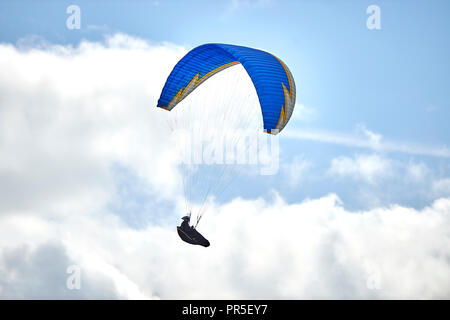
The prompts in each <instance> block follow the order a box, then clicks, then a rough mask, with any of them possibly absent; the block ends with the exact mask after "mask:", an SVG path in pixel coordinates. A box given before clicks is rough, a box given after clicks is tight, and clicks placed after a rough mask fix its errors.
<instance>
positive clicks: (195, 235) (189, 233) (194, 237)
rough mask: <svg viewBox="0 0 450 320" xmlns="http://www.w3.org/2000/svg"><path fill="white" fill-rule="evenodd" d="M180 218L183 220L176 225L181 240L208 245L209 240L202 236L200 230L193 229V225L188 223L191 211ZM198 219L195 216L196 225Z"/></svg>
mask: <svg viewBox="0 0 450 320" xmlns="http://www.w3.org/2000/svg"><path fill="white" fill-rule="evenodd" d="M181 219H183V222H182V223H181V225H180V226H179V227H178V226H177V232H178V235H179V236H180V238H181V240H183V241H185V242H187V243H190V244H194V245H200V246H203V247H209V241H208V240H206V239H205V237H203V236H202V235H201V234H200V232H198V231H197V230H196V229H195V227H194V226H190V225H189V221H190V220H191V213H189V214H188V215H187V216H184V217H183V218H181ZM199 220H200V219H198V218H197V223H196V226H197V224H198V222H199Z"/></svg>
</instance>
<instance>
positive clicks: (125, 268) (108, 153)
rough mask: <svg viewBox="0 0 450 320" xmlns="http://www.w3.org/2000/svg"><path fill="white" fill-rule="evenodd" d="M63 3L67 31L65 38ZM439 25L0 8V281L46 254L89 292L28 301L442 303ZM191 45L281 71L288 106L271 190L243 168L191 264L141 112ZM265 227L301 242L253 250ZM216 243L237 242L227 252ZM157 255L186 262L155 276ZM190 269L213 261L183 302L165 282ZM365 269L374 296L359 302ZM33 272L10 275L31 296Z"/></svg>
mask: <svg viewBox="0 0 450 320" xmlns="http://www.w3.org/2000/svg"><path fill="white" fill-rule="evenodd" d="M73 4H75V5H78V6H79V7H80V9H81V29H79V30H69V29H68V28H67V27H66V19H67V17H68V14H67V13H66V8H67V7H68V6H69V5H73ZM370 5H377V6H379V7H380V10H381V29H380V30H369V29H368V28H367V27H366V20H367V18H368V17H369V15H368V14H367V13H366V9H367V8H368V6H370ZM449 9H450V3H449V2H448V1H437V0H431V1H406V0H405V1H399V0H398V1H395V0H391V1H372V0H370V1H365V0H364V1H356V0H355V1H352V0H343V1H331V0H322V1H313V0H305V1H275V0H254V1H252V0H235V1H234V0H233V1H206V0H205V1H174V0H173V1H162V0H157V1H118V0H117V1H113V0H110V1H106V0H105V1H101V0H97V1H89V0H86V1H76V2H73V1H56V0H55V1H39V2H37V1H24V0H23V1H22V0H20V1H10V0H4V1H1V2H0V194H5V195H6V196H4V197H3V198H0V200H1V201H0V235H2V236H0V268H1V267H2V265H4V266H7V267H8V268H10V267H11V266H12V267H11V272H15V273H18V272H19V273H20V272H22V271H23V270H31V271H33V272H34V270H38V271H37V273H38V274H39V268H40V267H39V266H35V268H33V266H31V267H30V268H24V269H22V267H21V264H23V265H26V264H27V262H26V261H25V260H24V261H22V262H21V260H20V259H18V258H17V257H18V256H24V257H28V258H29V261H31V262H30V263H32V261H34V260H33V259H37V258H38V256H39V255H41V254H42V252H44V253H45V255H46V256H49V257H50V258H49V259H51V258H52V255H53V256H55V257H56V258H57V259H58V261H60V263H61V265H62V267H64V264H69V263H77V264H80V265H82V266H83V268H84V269H83V270H87V272H86V274H88V275H89V277H90V278H89V279H90V280H89V281H88V283H89V286H90V287H89V288H88V290H86V291H84V292H82V293H80V295H71V294H72V293H67V292H66V291H58V290H59V289H58V290H57V288H60V285H61V284H60V283H54V284H53V285H54V288H56V289H55V291H54V292H55V293H54V294H52V293H51V292H50V293H49V294H47V293H46V294H45V295H44V296H46V297H47V296H51V297H54V296H56V297H61V295H60V293H61V292H65V293H64V294H62V296H63V297H69V298H70V297H78V298H79V297H81V298H83V297H88V298H92V297H94V298H95V297H99V296H102V295H105V296H109V294H111V295H112V296H114V297H119V298H129V297H138V298H139V297H146V298H148V297H163V298H174V297H175V298H179V297H193V298H198V297H201V294H203V293H205V292H206V293H207V294H208V296H213V297H217V298H223V297H225V298H229V297H234V298H236V297H237V298H248V297H250V298H252V297H258V298H267V297H275V298H292V297H297V298H298V297H300V298H305V297H306V298H317V297H320V298H336V297H338V298H342V297H344V298H348V297H350V298H378V297H382V298H405V297H413V298H417V297H418V298H422V297H432V298H442V297H444V298H448V297H449V288H448V285H445V284H446V283H448V274H449V272H448V270H449V268H450V266H449V264H448V248H449V246H448V243H449V240H448V228H449V226H450V224H449V218H448V217H449V212H450V210H449V208H450V163H449V159H450V144H449V140H450V127H449V126H448V119H450V90H449V86H448V84H449V83H450V59H449V58H448V57H449V56H450V37H449V32H450V20H449V19H448V13H449V12H450V10H449ZM209 42H220V43H229V44H238V45H244V46H249V47H255V48H260V49H264V50H266V51H268V52H271V53H273V54H275V55H276V56H278V57H279V58H281V59H282V60H283V61H284V62H285V63H286V64H287V65H288V66H289V69H290V70H291V72H292V74H293V76H294V79H295V82H296V87H297V104H296V108H295V110H294V115H293V117H292V118H291V121H290V122H289V123H288V124H287V126H286V127H285V129H284V130H283V132H281V133H280V135H279V138H280V140H279V141H280V168H279V171H278V172H277V174H275V175H272V176H261V175H259V174H252V173H253V171H251V170H249V172H250V173H249V174H245V175H242V176H240V177H237V181H235V183H234V186H233V187H232V188H230V190H229V193H227V194H225V195H223V197H222V198H220V199H216V200H217V202H215V203H213V204H212V205H211V210H210V212H209V213H208V214H209V215H210V216H209V217H208V219H205V222H204V225H202V228H204V229H203V230H205V231H206V232H207V233H209V235H211V237H212V243H213V245H212V246H211V248H210V249H211V250H210V251H208V254H207V255H205V254H204V253H199V251H194V250H195V249H192V248H188V249H187V250H186V248H185V247H183V246H182V245H181V244H180V243H178V242H179V241H178V239H177V238H176V237H174V234H175V233H174V232H173V231H174V230H173V227H174V224H175V223H178V222H179V221H178V220H179V217H181V215H183V214H184V212H183V211H182V209H183V206H182V204H181V203H182V200H181V198H180V194H181V193H180V192H179V191H180V190H179V184H180V181H179V180H177V178H179V177H177V176H176V170H173V169H174V168H172V167H170V166H169V165H168V164H167V161H166V158H165V157H168V155H170V154H171V151H170V150H169V148H168V147H167V143H166V142H165V140H164V139H165V138H166V137H162V136H160V134H161V132H162V129H161V128H162V127H161V124H160V123H159V122H158V116H159V115H158V113H157V111H160V110H157V109H156V108H155V106H156V99H157V95H159V92H160V91H161V89H162V85H163V83H164V80H165V79H166V77H167V76H168V74H169V73H170V71H171V69H172V67H173V66H174V64H175V63H176V61H178V59H179V58H180V57H181V56H182V54H184V53H185V52H187V50H190V49H192V48H194V47H196V46H198V45H201V44H204V43H209ZM80 44H82V46H80ZM61 46H62V47H63V48H65V50H66V51H64V52H65V53H64V54H61V53H58V52H59V51H58V50H60V49H61ZM58 48H59V49H58ZM34 49H36V50H35V51H33V50H34ZM55 52H56V53H55ZM147 57H152V58H153V57H154V59H160V60H155V61H146V59H147ZM36 61H37V63H36ZM108 63H110V64H108ZM41 64H42V65H41ZM47 64H48V65H47ZM66 74H71V77H65V76H64V75H66ZM86 74H88V75H89V76H86ZM218 76H219V75H217V77H218ZM17 93H20V94H17ZM193 94H195V92H194V93H193ZM30 101H31V102H32V103H30ZM155 150H157V151H155ZM172 152H173V151H172ZM180 211H181V212H180ZM111 213H112V214H111ZM355 213H360V214H355ZM277 217H280V218H277ZM202 223H203V222H202ZM272 223H274V226H276V227H278V228H279V230H291V229H290V228H292V227H293V226H299V228H301V232H298V234H297V233H296V231H295V232H294V231H293V230H291V231H293V232H291V233H288V232H286V233H285V232H284V231H283V234H282V235H280V234H274V236H275V238H274V242H264V241H266V240H264V239H265V238H264V232H263V231H261V232H260V233H258V232H257V231H255V230H254V229H253V228H252V227H251V226H252V225H253V224H257V225H258V227H259V228H260V229H261V230H272ZM220 225H225V226H227V227H228V229H226V228H219V226H220ZM227 230H233V232H235V233H236V236H234V235H233V237H230V235H229V233H227V232H229V231H227ZM311 230H312V231H311ZM288 234H290V235H288ZM291 234H292V235H291ZM155 235H156V236H155ZM411 235H414V237H413V236H411ZM373 237H376V238H377V241H378V242H377V243H374V241H373ZM74 239H75V240H74ZM230 239H232V241H238V240H236V239H245V240H246V241H245V242H246V245H245V246H242V247H241V246H239V250H238V251H237V252H235V250H236V247H232V246H231V244H230V242H229V241H230ZM405 239H407V240H405ZM36 241H37V242H38V243H39V245H36ZM402 241H406V242H402ZM414 241H416V247H417V250H416V251H415V252H410V251H409V250H410V248H411V247H414V246H409V243H411V242H414ZM335 242H336V244H335ZM2 243H3V244H4V246H8V248H7V249H5V248H4V247H2V245H1V244H2ZM231 243H233V242H231ZM294 243H295V246H294V245H293V244H294ZM92 244H95V246H93V245H92ZM259 244H263V245H259ZM359 244H361V245H360V246H359ZM272 245H273V246H274V247H273V248H272V247H271V246H272ZM276 245H279V247H283V248H286V252H281V253H279V252H278V249H277V247H276ZM298 245H300V247H299V248H297V246H298ZM403 245H404V247H403ZM166 246H168V247H169V249H170V250H164V248H165V247H166ZM17 248H20V249H17ZM33 248H38V249H36V250H35V251H33V250H34V249H33ZM39 248H40V249H39ZM342 248H344V249H342ZM386 248H389V250H391V249H392V256H388V255H387V254H385V253H386V252H387V250H386ZM190 249H192V251H189V250H190ZM266 249H267V250H266ZM271 249H273V251H271ZM8 250H10V251H8ZM11 250H12V251H11ZM15 250H16V251H15ZM208 250H209V249H208ZM14 252H16V253H17V252H18V254H15V253H14ZM248 252H252V255H250V256H249V255H248V254H247V253H248ZM330 252H331V253H330ZM342 252H345V253H346V254H347V252H349V253H348V254H349V256H347V255H341V253H342ZM436 252H438V253H439V254H436ZM175 253H176V255H177V256H183V255H185V256H183V257H184V258H183V259H178V258H177V260H176V261H177V263H169V262H170V261H173V259H174V258H173V257H172V255H175ZM266 253H267V254H268V255H271V258H270V259H267V261H275V262H274V263H275V265H274V266H271V265H268V266H267V269H265V267H264V264H260V263H256V262H258V261H259V258H260V257H261V256H262V255H264V254H266ZM353 253H354V254H355V256H351V255H352V254H353ZM92 257H96V258H95V259H94V258H92ZM324 257H329V259H328V258H327V259H325V258H324ZM392 257H396V258H398V261H404V259H411V260H410V261H411V264H412V265H414V268H409V269H408V270H404V269H402V266H403V264H402V262H401V263H399V264H396V262H395V261H397V260H396V259H393V258H392ZM445 257H447V258H445ZM24 259H25V258H24ZM189 259H191V260H189ZM195 259H205V261H206V260H208V259H209V261H213V262H212V263H211V264H205V266H204V267H202V268H201V269H196V270H197V271H195V272H197V276H199V277H201V276H202V274H208V272H211V274H214V280H210V281H209V282H208V281H204V282H203V283H202V282H201V281H200V282H199V290H200V291H195V290H192V288H191V287H190V283H184V282H183V279H180V278H179V277H177V276H174V274H179V275H181V274H182V272H180V271H182V270H184V269H183V268H185V267H191V266H192V265H194V264H195ZM283 259H287V260H288V261H289V262H290V261H292V263H293V266H294V267H293V268H292V269H286V270H285V269H284V268H285V266H286V265H288V264H287V263H283V261H284V260H283ZM446 259H447V260H446ZM10 260H11V261H13V263H9V264H8V261H10ZM179 260H182V261H184V262H183V263H184V264H178V261H179ZM92 261H94V262H92ZM161 261H163V262H164V263H162V262H161ZM255 261H256V262H255ZM16 262H17V265H16ZM166 262H167V263H166ZM278 262H279V263H280V265H278V264H277V263H278ZM428 262H429V264H428ZM296 263H297V264H296ZM433 263H434V264H433ZM367 264H368V265H369V267H370V268H369V269H370V270H378V271H377V272H378V273H379V277H380V279H381V280H380V281H381V285H380V286H381V287H382V288H381V289H380V290H381V291H376V290H375V291H373V290H372V289H370V288H369V289H370V290H369V289H368V288H367V286H366V285H365V281H366V277H367V272H366V271H367V270H366V265H367ZM139 265H146V266H148V272H147V270H146V271H145V272H143V271H142V270H137V269H136V266H139ZM168 265H170V266H171V267H170V269H168V268H169V267H168ZM236 265H238V266H239V265H243V266H246V267H248V268H242V269H243V270H244V271H242V270H235V269H233V268H236ZM336 266H337V267H336ZM430 266H431V267H430ZM219 267H220V268H224V269H223V270H225V271H224V272H223V273H220V272H219V275H218V276H217V278H215V275H216V273H215V272H216V271H217V270H218V269H220V268H219ZM309 267H311V269H309ZM5 268H6V267H5ZM276 268H279V270H282V271H283V272H280V273H275V272H272V270H275V269H276ZM6 269H7V268H6ZM6 269H5V270H6ZM193 269H195V268H193ZM2 270H3V269H2ZM8 270H9V269H8ZM105 270H107V271H105ZM166 270H168V271H166ZM229 270H234V272H228V271H229ZM295 270H297V271H298V272H297V271H295ZM329 270H334V271H333V272H334V273H333V272H329ZM336 270H337V271H336ZM364 270H366V271H364ZM435 270H437V271H436V272H435ZM31 271H30V274H23V275H22V276H23V278H24V279H27V277H30V279H35V278H33V277H34V275H33V273H32V272H31ZM41 271H42V270H41ZM247 271H248V274H246V273H245V272H247ZM23 272H26V271H23ZM96 272H97V273H96ZM316 272H317V274H316ZM368 272H369V271H368ZM370 272H372V271H370ZM370 272H369V273H370ZM15 273H14V274H15ZM44 273H45V275H47V274H48V272H47V271H46V272H43V274H44ZM98 273H99V274H101V275H102V277H104V278H101V279H103V280H99V281H100V282H96V281H94V280H92V279H96V276H95V275H96V274H98ZM148 274H151V279H149V278H150V276H149V275H148ZM275 274H276V275H275ZM302 274H306V275H307V278H308V279H320V280H317V282H313V283H311V282H308V281H309V280H308V279H306V278H303V277H302ZM283 275H285V276H286V279H288V280H286V279H284V278H283ZM445 275H447V277H446V276H445ZM64 276H65V274H64V275H63V276H60V278H61V277H62V278H64ZM240 277H241V278H240ZM253 277H254V278H253ZM267 278H269V280H271V281H265V283H267V284H268V287H267V288H261V290H257V289H255V288H259V285H260V284H261V283H262V282H261V279H267ZM8 279H9V278H8ZM8 279H7V278H2V277H1V276H0V297H1V296H7V295H5V294H4V292H6V291H2V287H6V288H9V287H8V286H10V287H11V288H14V289H15V291H14V292H17V294H18V296H26V294H25V293H26V292H27V291H29V290H30V287H27V284H26V283H25V282H26V281H24V282H23V283H21V284H18V285H19V286H23V287H24V290H23V292H25V293H23V295H21V292H22V291H21V290H20V288H17V290H16V286H17V284H16V283H14V282H9V280H8ZM58 279H59V278H58ZM243 279H249V280H245V281H244V280H243ZM291 279H296V280H295V281H294V280H292V281H291ZM341 279H346V280H345V281H347V280H348V283H347V282H345V281H344V282H345V285H343V286H341V285H340V284H342V283H343V282H342V281H341ZM396 279H399V280H398V283H397V282H396ZM411 279H414V281H418V282H417V283H416V282H414V284H417V286H415V287H414V288H413V289H408V288H406V287H405V286H404V285H403V284H404V283H405V281H412V280H411ZM91 280H92V281H91ZM400 280H402V281H400ZM446 280H447V282H445V281H446ZM33 281H34V280H33ZM33 281H29V283H35V282H33ZM62 281H64V279H63V280H62ZM102 281H103V282H102ZM109 281H112V282H111V283H112V285H110V284H111V283H110V282H109ZM172 281H173V282H172ZM246 281H248V283H247V282H246ZM287 282H292V283H295V284H298V286H297V285H296V288H293V287H290V286H289V285H288V284H286V283H287ZM106 283H107V284H108V286H106V285H105V286H104V284H106ZM229 283H233V285H234V287H233V289H231V288H228V284H229ZM272 284H273V286H274V287H273V288H272V287H270V286H271V285H272ZM28 286H29V285H28ZM42 286H43V288H45V286H46V283H44V284H43V285H42ZM111 286H112V287H115V288H116V289H117V288H121V290H116V291H114V290H113V289H111V288H110V287H111ZM297 287H298V288H303V289H299V290H300V291H296V290H297ZM313 287H314V289H312V288H313ZM411 287H413V286H411ZM424 287H426V288H427V290H422V289H420V288H424ZM224 288H225V289H224ZM234 288H236V291H235V290H234ZM279 288H282V290H281V289H280V291H278V289H279ZM417 288H419V289H417ZM32 289H33V290H37V291H36V292H39V290H38V289H39V288H32ZM63 289H64V290H65V288H63ZM266 289H267V290H266ZM383 289H386V290H385V291H383ZM41 290H44V291H45V290H46V289H42V288H41ZM48 290H51V288H50V289H48ZM90 290H91V291H90ZM201 290H203V291H201ZM2 292H3V293H2ZM11 292H12V291H11ZM33 292H34V291H33ZM118 292H119V293H118ZM37 297H39V293H37Z"/></svg>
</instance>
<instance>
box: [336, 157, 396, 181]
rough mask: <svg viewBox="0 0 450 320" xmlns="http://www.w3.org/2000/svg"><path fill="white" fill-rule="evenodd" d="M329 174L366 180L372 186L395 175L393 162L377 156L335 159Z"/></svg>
mask: <svg viewBox="0 0 450 320" xmlns="http://www.w3.org/2000/svg"><path fill="white" fill-rule="evenodd" d="M328 173H329V174H331V175H336V176H341V177H351V178H354V179H359V180H364V181H366V182H368V183H372V184H373V183H376V182H378V181H380V180H382V179H384V178H386V177H389V176H391V175H392V174H393V172H392V163H391V161H390V160H389V159H388V158H385V157H382V156H380V155H377V154H371V155H365V154H362V155H355V156H354V157H353V158H351V157H345V156H341V157H337V158H334V159H332V161H331V166H330V168H329V170H328Z"/></svg>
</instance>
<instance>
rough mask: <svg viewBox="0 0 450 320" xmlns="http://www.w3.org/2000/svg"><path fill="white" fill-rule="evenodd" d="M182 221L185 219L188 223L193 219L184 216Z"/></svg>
mask: <svg viewBox="0 0 450 320" xmlns="http://www.w3.org/2000/svg"><path fill="white" fill-rule="evenodd" d="M181 219H183V220H184V221H187V222H189V220H191V218H189V217H188V216H184V217H183V218H181Z"/></svg>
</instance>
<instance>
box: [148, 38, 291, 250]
mask: <svg viewBox="0 0 450 320" xmlns="http://www.w3.org/2000/svg"><path fill="white" fill-rule="evenodd" d="M238 64H241V65H242V66H243V68H244V69H245V71H246V72H247V74H248V76H249V77H250V79H251V81H252V83H253V86H254V88H255V89H256V93H257V97H258V100H259V106H260V114H262V123H263V128H264V132H266V133H269V134H278V133H279V132H281V131H282V130H283V129H284V127H285V126H286V124H287V123H288V121H289V119H290V117H291V115H292V112H293V110H294V105H295V98H296V88H295V82H294V78H293V77H292V74H291V72H290V71H289V69H288V67H287V66H286V64H285V63H284V62H283V61H281V60H280V59H278V58H277V57H275V56H274V55H272V54H271V53H268V52H266V51H262V50H258V49H253V48H248V47H243V46H236V45H229V44H218V43H211V44H204V45H201V46H199V47H196V48H194V49H192V50H191V51H189V52H188V53H187V54H186V55H185V56H184V57H183V58H182V59H181V60H180V61H178V63H177V64H176V65H175V67H174V68H173V70H172V72H171V73H170V75H169V77H168V78H167V81H166V83H165V84H164V88H163V90H162V92H161V96H160V98H159V100H158V104H157V107H159V108H162V109H165V110H168V111H170V110H172V109H173V108H174V107H175V106H177V105H178V104H179V103H180V102H181V101H183V100H184V99H185V98H186V97H187V96H188V95H189V94H190V93H192V92H193V91H194V90H195V89H196V88H198V87H199V86H200V85H201V84H202V83H204V82H205V81H206V80H208V79H209V78H211V77H212V76H213V75H215V74H217V73H219V72H221V71H223V70H225V69H228V68H230V67H232V66H235V65H238ZM230 94H232V93H230ZM214 107H215V106H214V105H211V106H207V109H208V110H210V109H212V108H214ZM231 107H232V106H230V108H231ZM242 107H243V108H245V107H246V106H245V105H244V106H242ZM201 112H203V111H201ZM223 120H224V121H222V122H223V123H226V120H225V119H224V118H223ZM244 123H245V122H244ZM206 125H209V123H206V124H205V126H206ZM225 125H226V124H225ZM197 131H198V130H197ZM221 176H222V175H220V176H219V177H218V179H220V177H221ZM184 179H186V178H184ZM208 179H209V180H214V179H211V178H210V177H209V178H208ZM218 179H217V180H218ZM213 182H214V181H213ZM184 183H185V182H184V180H183V184H184ZM215 183H217V181H215ZM188 185H189V184H188ZM184 187H185V188H186V186H184ZM197 191H198V190H197V189H195V192H197ZM210 192H211V187H208V188H207V192H205V193H206V196H205V197H202V198H203V201H206V197H207V195H208V194H209V193H210ZM189 193H190V192H189ZM185 197H186V198H187V196H186V190H185ZM200 205H201V207H200V210H199V213H198V217H197V224H198V222H199V220H200V218H201V217H202V214H203V212H204V211H202V210H204V209H203V204H202V203H200ZM183 220H184V221H183V223H182V224H181V226H180V227H177V230H178V234H179V235H180V237H181V238H182V239H183V240H184V241H186V242H188V243H192V244H201V245H204V244H206V243H207V244H208V245H209V242H208V240H206V239H204V238H203V236H201V235H200V234H199V233H198V232H197V231H196V230H195V227H196V226H197V224H196V225H195V227H194V228H192V227H189V220H190V216H186V217H183ZM191 231H192V232H196V233H195V235H194V233H191ZM194 238H195V240H194ZM198 239H201V240H198ZM204 240H205V241H204ZM196 242H198V243H196ZM202 243H203V244H202Z"/></svg>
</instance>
